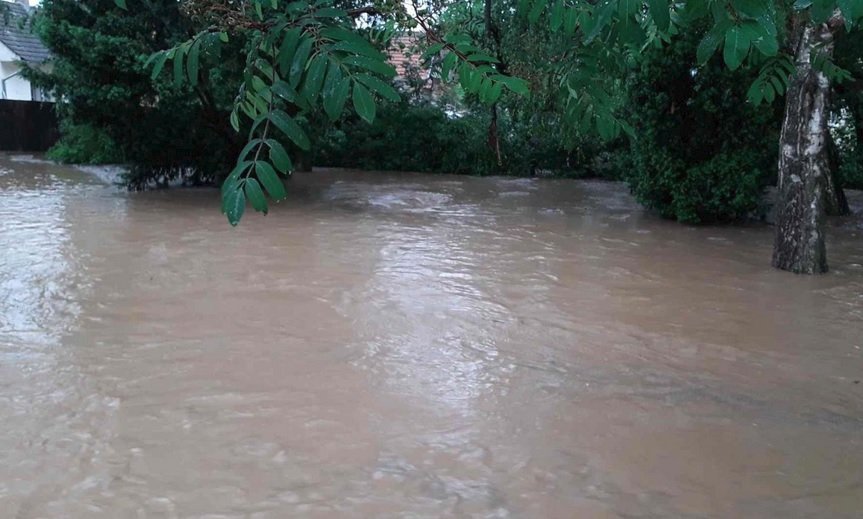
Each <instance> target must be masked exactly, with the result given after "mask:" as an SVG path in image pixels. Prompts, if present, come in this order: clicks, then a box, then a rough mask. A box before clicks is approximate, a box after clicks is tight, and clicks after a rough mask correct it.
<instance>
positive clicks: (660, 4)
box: [649, 0, 671, 32]
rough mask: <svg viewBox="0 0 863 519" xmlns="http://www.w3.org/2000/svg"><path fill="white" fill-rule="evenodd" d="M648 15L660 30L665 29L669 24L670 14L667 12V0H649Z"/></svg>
mask: <svg viewBox="0 0 863 519" xmlns="http://www.w3.org/2000/svg"><path fill="white" fill-rule="evenodd" d="M649 7H650V16H652V17H653V22H654V23H655V24H656V26H657V27H658V28H659V30H660V31H663V32H664V31H667V30H668V27H669V25H670V24H671V14H670V13H669V12H668V0H649Z"/></svg>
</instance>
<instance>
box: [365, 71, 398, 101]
mask: <svg viewBox="0 0 863 519" xmlns="http://www.w3.org/2000/svg"><path fill="white" fill-rule="evenodd" d="M354 79H356V80H357V81H359V82H360V83H362V84H364V85H365V86H367V87H369V89H371V90H372V91H373V92H375V93H376V94H378V95H379V96H381V97H383V98H384V99H386V100H388V101H392V102H394V103H397V102H398V101H399V99H400V97H399V93H398V92H396V89H395V88H393V87H392V86H391V85H389V84H387V83H384V82H383V81H381V80H380V79H378V78H376V77H374V76H371V75H369V74H357V75H355V76H354Z"/></svg>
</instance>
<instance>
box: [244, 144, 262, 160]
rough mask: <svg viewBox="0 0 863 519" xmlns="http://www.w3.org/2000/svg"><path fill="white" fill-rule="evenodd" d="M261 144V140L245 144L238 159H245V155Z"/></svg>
mask: <svg viewBox="0 0 863 519" xmlns="http://www.w3.org/2000/svg"><path fill="white" fill-rule="evenodd" d="M261 142H262V141H261V139H252V140H250V141H249V142H247V143H246V145H245V146H244V147H243V151H241V152H240V155H239V157H240V158H245V157H246V155H248V154H249V153H251V151H252V150H253V149H255V148H256V147H257V146H258V145H259V144H260V143H261Z"/></svg>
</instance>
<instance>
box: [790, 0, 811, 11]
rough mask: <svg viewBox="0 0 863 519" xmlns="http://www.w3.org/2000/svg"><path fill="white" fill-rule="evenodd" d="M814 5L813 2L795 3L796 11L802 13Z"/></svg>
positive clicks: (802, 1) (799, 0) (801, 0)
mask: <svg viewBox="0 0 863 519" xmlns="http://www.w3.org/2000/svg"><path fill="white" fill-rule="evenodd" d="M810 5H812V0H797V1H796V2H794V9H796V10H798V11H802V10H804V9H806V8H807V7H809V6H810Z"/></svg>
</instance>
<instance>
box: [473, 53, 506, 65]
mask: <svg viewBox="0 0 863 519" xmlns="http://www.w3.org/2000/svg"><path fill="white" fill-rule="evenodd" d="M467 60H468V61H470V62H473V63H498V59H497V58H495V57H494V56H489V55H488V54H483V53H476V54H471V55H470V56H468V57H467Z"/></svg>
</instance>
